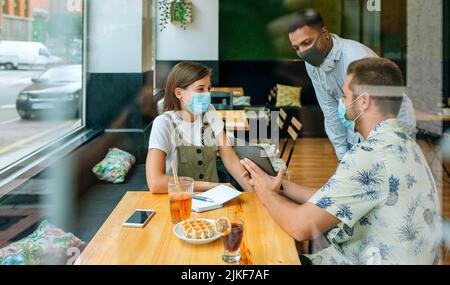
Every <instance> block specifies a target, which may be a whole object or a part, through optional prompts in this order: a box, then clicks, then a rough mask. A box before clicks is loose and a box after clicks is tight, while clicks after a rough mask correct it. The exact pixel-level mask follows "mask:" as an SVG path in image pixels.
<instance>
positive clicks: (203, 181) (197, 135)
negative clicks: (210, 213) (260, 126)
mask: <svg viewBox="0 0 450 285" xmlns="http://www.w3.org/2000/svg"><path fill="white" fill-rule="evenodd" d="M210 89H211V70H210V69H209V68H207V67H205V66H203V65H200V64H197V63H193V62H182V63H179V64H178V65H176V66H175V67H174V68H173V69H172V71H171V72H170V74H169V77H168V79H167V85H166V90H165V95H164V111H165V113H163V114H162V115H160V116H159V117H157V118H156V119H155V121H154V122H153V128H152V132H151V135H150V143H149V152H148V156H147V164H146V168H147V169H146V173H147V183H148V185H149V188H150V191H151V192H152V193H167V185H168V182H169V179H170V178H171V176H172V175H173V170H172V162H175V165H177V173H178V176H186V177H191V178H193V179H194V180H195V188H194V191H199V192H201V191H206V190H209V189H211V188H214V187H216V186H218V185H220V184H221V183H219V178H218V173H217V164H216V160H217V153H219V154H220V157H221V158H222V161H223V163H224V165H225V168H226V169H227V170H228V172H229V173H230V174H231V175H232V176H233V177H234V179H236V181H237V182H238V183H239V184H240V185H241V187H242V188H243V189H244V190H246V191H251V189H252V188H251V186H250V184H249V182H248V178H246V177H244V176H243V175H242V174H243V173H245V169H244V168H243V166H242V165H241V164H240V161H239V157H238V156H237V154H236V153H235V151H234V149H233V147H232V146H231V144H230V142H229V141H228V139H227V137H226V133H225V131H224V123H223V121H222V119H221V118H220V116H218V114H217V112H216V111H215V109H214V107H213V106H212V105H211V94H210Z"/></svg>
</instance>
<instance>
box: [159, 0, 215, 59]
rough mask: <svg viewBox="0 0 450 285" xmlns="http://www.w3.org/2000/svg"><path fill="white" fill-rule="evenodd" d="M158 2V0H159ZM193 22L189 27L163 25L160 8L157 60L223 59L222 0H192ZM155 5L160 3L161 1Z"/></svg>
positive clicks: (170, 24)
mask: <svg viewBox="0 0 450 285" xmlns="http://www.w3.org/2000/svg"><path fill="white" fill-rule="evenodd" d="M155 2H156V1H155ZM191 2H192V5H193V11H192V13H193V22H192V23H191V24H188V25H187V28H186V30H183V29H182V28H180V27H179V26H178V25H177V24H172V23H170V22H169V24H168V25H167V27H166V29H165V30H163V31H162V32H161V31H160V29H159V20H160V12H159V10H158V7H157V10H156V13H157V15H156V18H157V22H156V29H157V32H156V60H165V61H176V60H198V61H216V60H218V59H219V0H191ZM155 5H158V6H159V3H158V4H156V3H155Z"/></svg>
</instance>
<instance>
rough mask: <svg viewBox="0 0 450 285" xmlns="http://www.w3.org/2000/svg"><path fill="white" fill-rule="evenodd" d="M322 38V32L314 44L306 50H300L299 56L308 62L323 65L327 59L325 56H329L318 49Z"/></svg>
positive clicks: (317, 65)
mask: <svg viewBox="0 0 450 285" xmlns="http://www.w3.org/2000/svg"><path fill="white" fill-rule="evenodd" d="M321 38H322V32H321V33H320V35H319V37H317V39H316V41H315V42H314V44H313V46H312V47H310V48H309V49H308V50H306V51H305V52H298V53H297V54H298V56H299V57H300V58H301V59H303V60H304V61H306V62H307V63H309V64H311V65H313V66H316V67H319V66H320V65H322V63H323V62H324V61H325V58H326V57H327V54H326V53H324V52H322V51H320V50H318V49H317V45H318V44H319V40H320V39H321Z"/></svg>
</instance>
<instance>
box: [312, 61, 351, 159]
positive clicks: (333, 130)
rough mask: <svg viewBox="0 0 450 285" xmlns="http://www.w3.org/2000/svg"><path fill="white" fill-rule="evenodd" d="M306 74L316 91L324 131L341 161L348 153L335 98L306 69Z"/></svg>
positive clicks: (344, 130) (345, 136)
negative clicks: (321, 112) (323, 121)
mask: <svg viewBox="0 0 450 285" xmlns="http://www.w3.org/2000/svg"><path fill="white" fill-rule="evenodd" d="M308 74H309V76H310V78H311V80H312V82H313V86H314V90H315V91H316V96H317V100H318V101H319V105H320V108H321V109H322V111H323V114H324V117H325V131H326V133H327V135H328V138H329V139H330V141H331V143H332V144H333V146H334V149H335V150H336V155H337V157H338V159H339V160H342V158H343V157H344V155H345V154H346V153H347V151H348V143H347V130H346V128H345V127H344V125H342V123H341V121H340V120H339V114H338V105H339V102H338V100H337V99H336V98H334V97H333V96H331V95H329V94H328V93H327V91H326V89H325V85H324V84H322V82H320V79H319V78H318V77H316V75H315V74H314V73H313V72H312V71H310V70H309V69H308Z"/></svg>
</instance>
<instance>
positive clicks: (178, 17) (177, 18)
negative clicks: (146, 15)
mask: <svg viewBox="0 0 450 285" xmlns="http://www.w3.org/2000/svg"><path fill="white" fill-rule="evenodd" d="M159 12H160V23H159V26H160V30H161V32H162V31H163V30H164V29H165V28H166V27H167V25H168V24H169V21H170V22H171V23H177V24H180V27H181V28H183V29H184V30H186V26H187V24H189V23H192V3H191V2H186V1H185V0H174V1H169V0H161V1H159Z"/></svg>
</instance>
